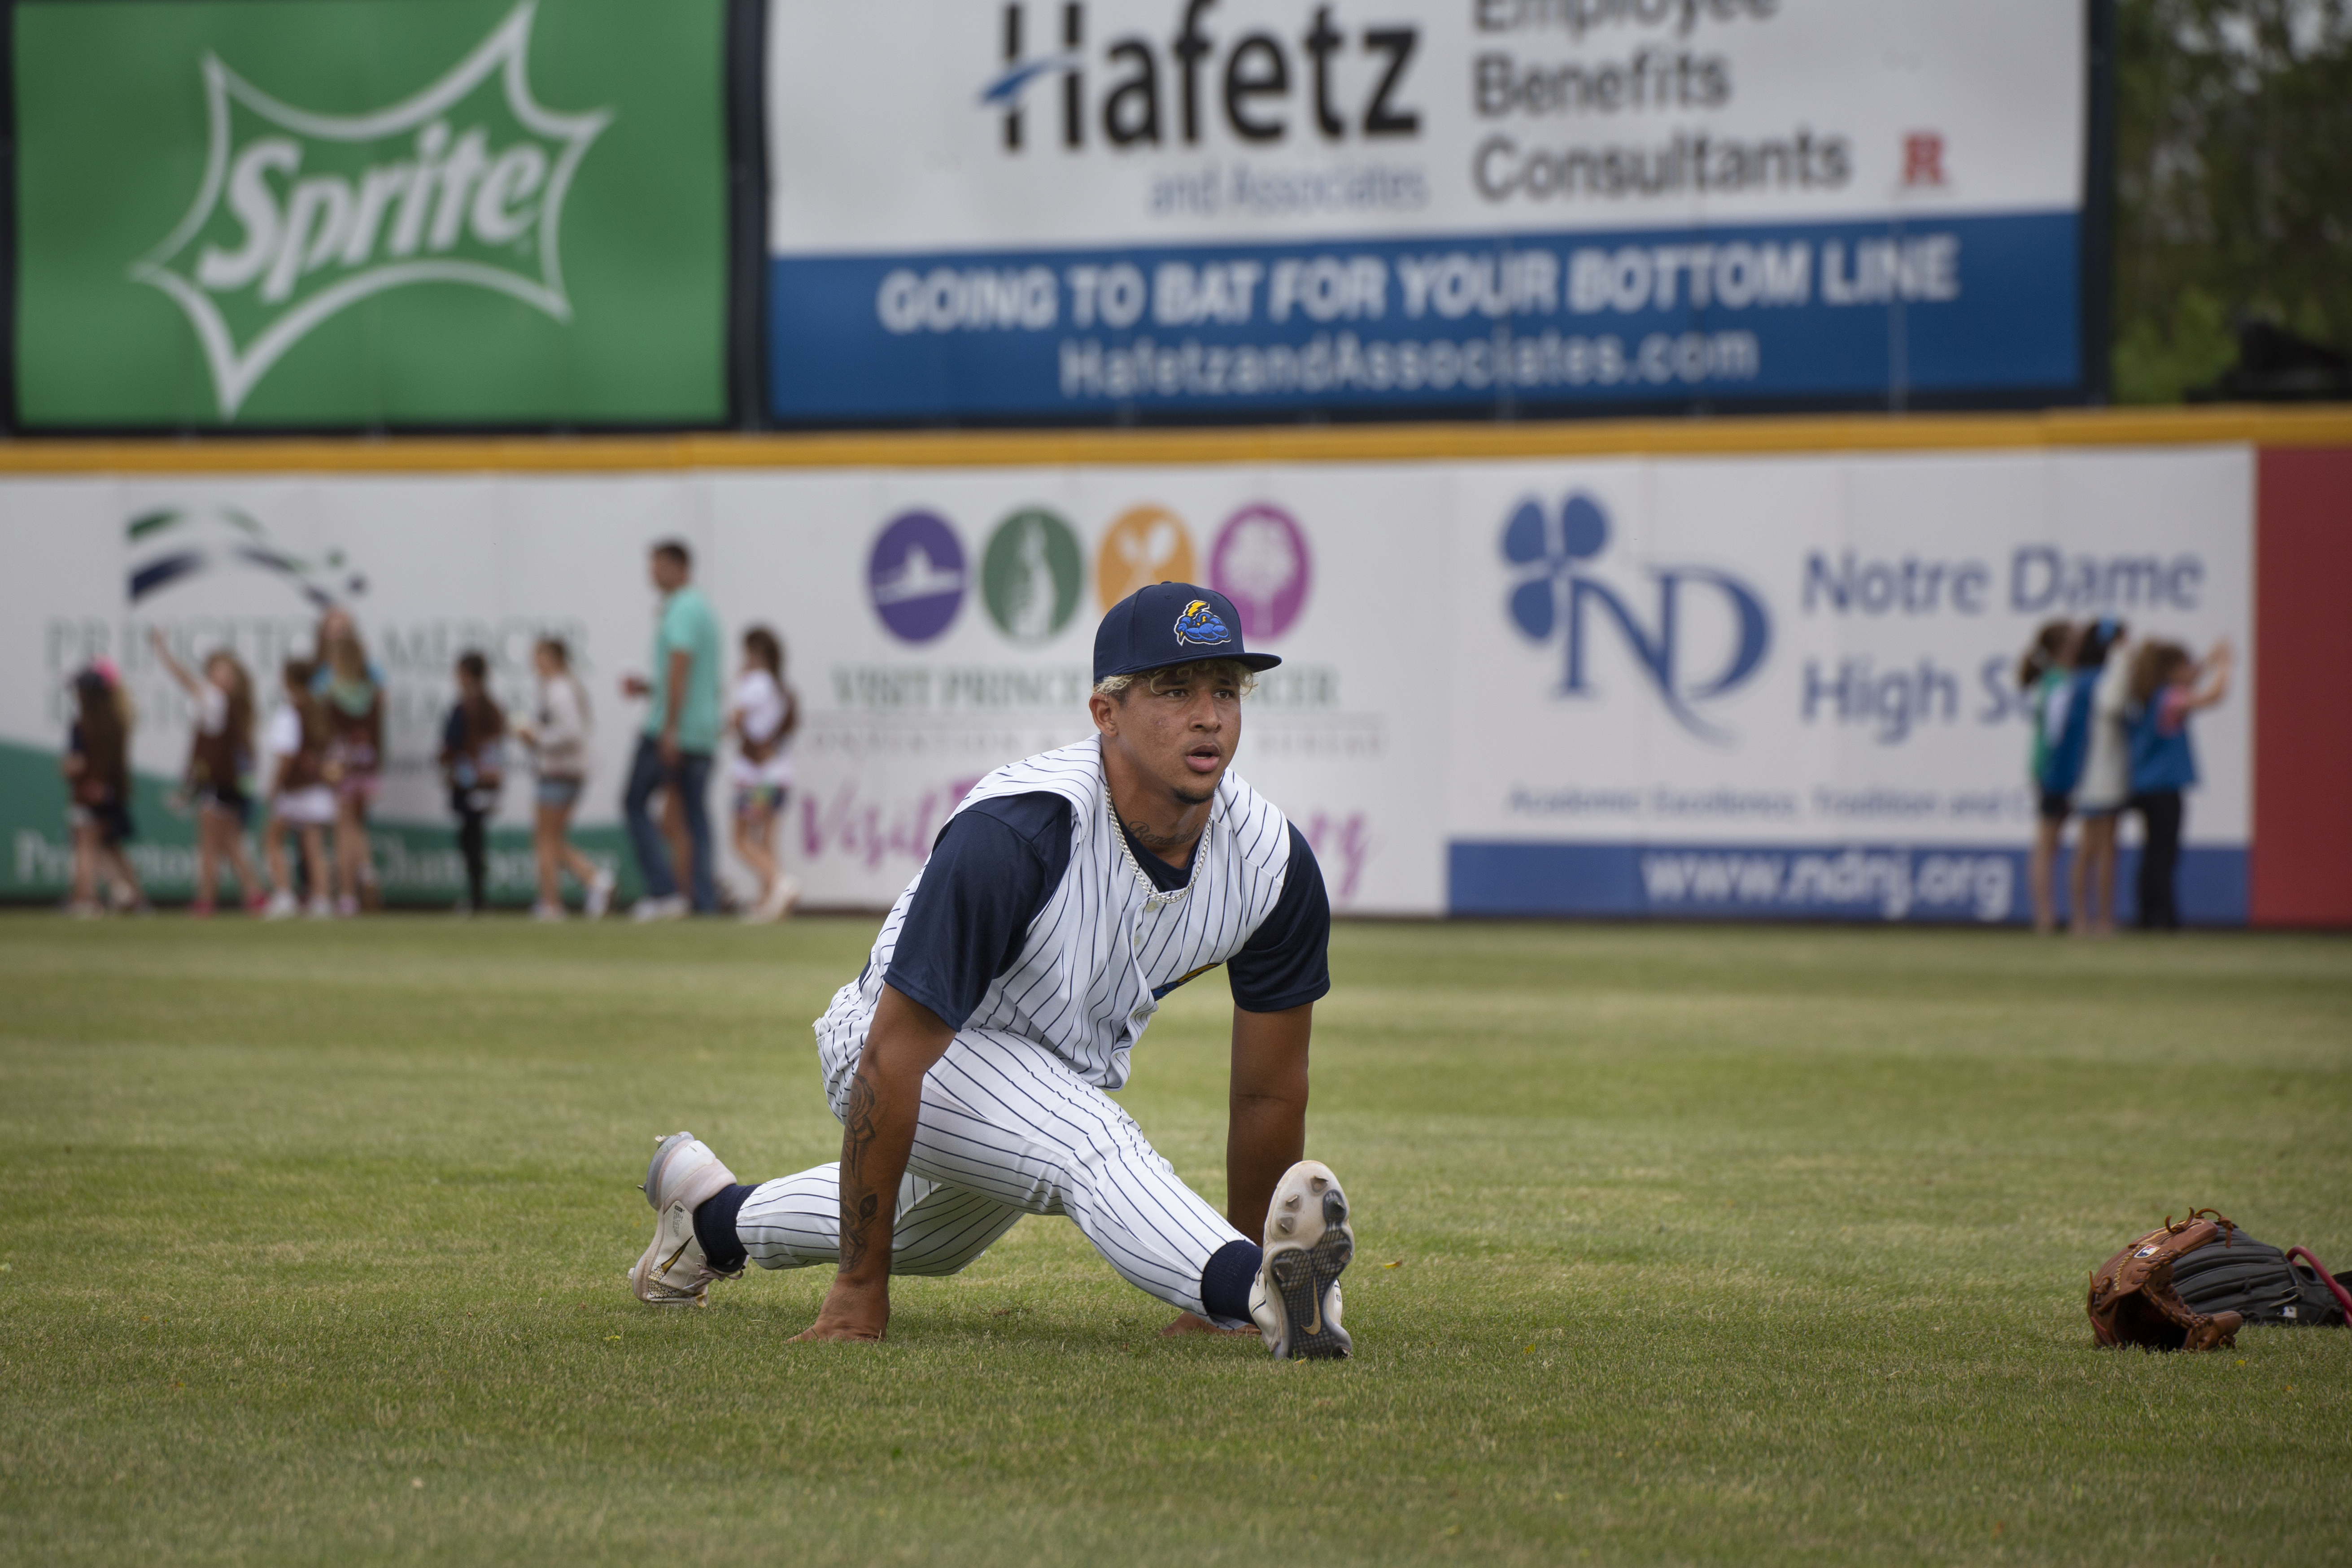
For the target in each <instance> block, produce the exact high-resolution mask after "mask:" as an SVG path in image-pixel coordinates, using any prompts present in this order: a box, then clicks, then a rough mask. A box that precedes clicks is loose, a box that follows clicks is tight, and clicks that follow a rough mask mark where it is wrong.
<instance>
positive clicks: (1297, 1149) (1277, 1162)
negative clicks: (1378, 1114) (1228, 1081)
mask: <svg viewBox="0 0 2352 1568" xmlns="http://www.w3.org/2000/svg"><path fill="white" fill-rule="evenodd" d="M1314 1013H1315V1009H1314V1007H1313V1005H1312V1004H1309V1005H1307V1006H1306V1007H1297V1008H1291V1009H1286V1010H1285V1011H1282V1012H1278V1013H1253V1012H1244V1011H1243V1010H1242V1009H1238V1008H1236V1009H1234V1067H1233V1091H1232V1096H1231V1103H1230V1109H1229V1111H1228V1120H1227V1125H1226V1132H1225V1218H1226V1219H1227V1220H1228V1221H1229V1222H1230V1223H1231V1224H1232V1225H1233V1227H1234V1229H1236V1230H1238V1231H1240V1232H1241V1233H1242V1234H1243V1235H1244V1236H1258V1235H1262V1234H1263V1233H1264V1232H1265V1206H1266V1204H1267V1203H1268V1202H1269V1201H1270V1200H1271V1199H1272V1198H1273V1197H1274V1188H1275V1184H1276V1182H1278V1181H1280V1180H1281V1179H1282V1173H1283V1172H1285V1171H1286V1170H1288V1169H1289V1168H1290V1167H1291V1166H1292V1165H1294V1164H1296V1163H1297V1161H1298V1160H1300V1159H1302V1158H1304V1157H1305V1155H1306V1153H1307V1040H1308V1038H1309V1036H1310V1034H1311V1033H1312V1031H1313V1028H1314Z"/></svg>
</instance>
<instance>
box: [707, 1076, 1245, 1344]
mask: <svg viewBox="0 0 2352 1568" xmlns="http://www.w3.org/2000/svg"><path fill="white" fill-rule="evenodd" d="M834 1110H835V1115H838V1114H840V1111H841V1107H839V1106H837V1105H836V1106H835V1108H834ZM1024 1214H1066V1215H1068V1216H1069V1217H1070V1218H1071V1219H1073V1220H1074V1221H1076V1224H1077V1227H1078V1229H1079V1230H1080V1231H1082V1232H1083V1233H1084V1234H1085V1236H1086V1238H1087V1240H1089V1241H1091V1242H1093V1243H1094V1244H1095V1248H1096V1249H1097V1251H1099V1252H1101V1253H1102V1255H1103V1257H1104V1258H1105V1259H1106V1260H1108V1261H1109V1263H1110V1266H1111V1267H1112V1268H1114V1269H1116V1270H1118V1272H1119V1273H1120V1275H1121V1276H1122V1277H1124V1278H1125V1279H1126V1280H1127V1281H1129V1283H1131V1284H1133V1285H1135V1286H1136V1287H1137V1288H1138V1289H1139V1290H1142V1291H1147V1292H1149V1293H1150V1294H1151V1295H1154V1296H1157V1297H1159V1298H1160V1300H1161V1301H1166V1302H1168V1303H1169V1304H1170V1305H1171V1306H1174V1307H1179V1308H1181V1309H1182V1310H1183V1311H1185V1312H1202V1311H1203V1310H1204V1309H1203V1306H1202V1301H1201V1270H1202V1268H1203V1267H1204V1266H1205V1265H1206V1264H1207V1263H1208V1261H1209V1259H1210V1257H1211V1256H1212V1255H1213V1254H1214V1253H1215V1252H1216V1251H1217V1249H1219V1248H1221V1247H1223V1246H1225V1245H1226V1244H1227V1243H1228V1242H1233V1241H1239V1240H1243V1239H1244V1237H1243V1236H1242V1234H1241V1232H1239V1231H1238V1230H1235V1229H1234V1228H1233V1227H1232V1226H1231V1225H1228V1224H1227V1223H1225V1218H1224V1216H1223V1215H1221V1214H1219V1213H1218V1212H1217V1211H1216V1210H1215V1209H1213V1208H1211V1207H1209V1206H1208V1205H1207V1204H1206V1203H1204V1202H1202V1199H1201V1197H1199V1195H1198V1194H1196V1193H1194V1192H1193V1191H1192V1188H1190V1187H1188V1186H1185V1185H1184V1184H1183V1183H1182V1182H1181V1181H1180V1180H1178V1179H1177V1176H1176V1172H1175V1169H1174V1167H1172V1166H1170V1165H1169V1163H1168V1162H1167V1161H1166V1160H1165V1159H1163V1158H1161V1157H1160V1154H1159V1152H1158V1151H1157V1150H1155V1149H1153V1148H1152V1146H1151V1145H1150V1143H1148V1142H1147V1141H1145V1139H1144V1136H1143V1131H1142V1129H1141V1128H1139V1127H1138V1126H1137V1125H1136V1124H1135V1121H1134V1119H1133V1118H1132V1117H1130V1116H1129V1115H1128V1113H1126V1112H1125V1111H1123V1110H1121V1109H1120V1108H1119V1106H1118V1103H1117V1102H1115V1101H1114V1100H1112V1099H1111V1098H1110V1096H1109V1095H1108V1094H1105V1093H1104V1092H1102V1091H1101V1090H1099V1089H1097V1088H1096V1087H1095V1086H1094V1085H1093V1084H1091V1083H1087V1082H1084V1081H1083V1080H1081V1079H1080V1078H1079V1077H1078V1076H1077V1074H1076V1073H1075V1072H1073V1071H1070V1069H1069V1067H1068V1066H1067V1065H1066V1063H1065V1062H1063V1061H1062V1060H1061V1059H1060V1058H1058V1057H1056V1056H1055V1055H1053V1054H1052V1053H1051V1052H1049V1051H1045V1050H1044V1049H1043V1048H1041V1047H1038V1046H1035V1045H1033V1044H1031V1043H1029V1042H1028V1041H1026V1040H1020V1039H1018V1038H1015V1037H1012V1036H1008V1035H1005V1034H1003V1033H1002V1032H1000V1031H997V1030H987V1031H971V1032H967V1033H962V1034H959V1035H957V1036H956V1038H955V1040H954V1042H953V1043H951V1044H950V1046H949V1047H948V1051H947V1054H946V1055H945V1056H943V1057H941V1058H940V1060H939V1061H938V1063H937V1064H936V1065H934V1066H933V1067H932V1069H931V1071H930V1072H929V1076H927V1077H926V1078H925V1079H924V1080H923V1107H922V1112H921V1113H920V1115H919V1118H918V1119H917V1122H916V1125H915V1146H914V1151H913V1153H912V1155H910V1156H909V1157H908V1161H907V1176H906V1178H905V1179H904V1180H903V1181H901V1182H900V1183H899V1185H898V1219H897V1224H896V1226H895V1227H894V1228H893V1230H892V1234H891V1239H890V1249H891V1257H890V1271H891V1272H892V1273H894V1274H952V1273H955V1272H956V1271H957V1270H960V1269H961V1268H962V1267H963V1266H964V1265H965V1264H967V1263H969V1262H971V1260H973V1259H975V1258H977V1257H979V1256H980V1255H981V1254H982V1252H984V1251H986V1250H987V1249H988V1248H989V1246H990V1244H991V1243H992V1242H994V1241H995V1240H996V1239H997V1238H998V1237H1000V1236H1002V1235H1003V1234H1004V1233H1005V1232H1006V1231H1007V1230H1010V1229H1012V1228H1013V1221H1015V1220H1017V1219H1019V1218H1021V1217H1022V1216H1023V1215H1024ZM735 1233H736V1236H737V1237H738V1238H739V1239H740V1240H741V1241H742V1243H743V1246H744V1249H746V1250H747V1251H749V1252H750V1253H751V1260H752V1261H753V1262H755V1263H757V1264H759V1265H760V1267H761V1268H762V1269H800V1268H805V1267H807V1266H809V1265H810V1264H814V1263H836V1262H838V1261H839V1260H840V1258H841V1166H840V1165H839V1164H838V1162H836V1163H834V1164H830V1165H822V1166H816V1167H815V1168H814V1169H813V1170H805V1171H803V1172H801V1173H800V1174H799V1175H797V1176H782V1177H780V1178H778V1179H777V1180H775V1181H771V1182H762V1183H761V1185H760V1186H759V1187H758V1188H757V1189H756V1190H754V1191H753V1192H752V1194H751V1197H749V1198H747V1199H746V1200H745V1201H744V1204H743V1207H742V1209H741V1210H740V1212H739V1213H738V1214H737V1215H736V1217H735Z"/></svg>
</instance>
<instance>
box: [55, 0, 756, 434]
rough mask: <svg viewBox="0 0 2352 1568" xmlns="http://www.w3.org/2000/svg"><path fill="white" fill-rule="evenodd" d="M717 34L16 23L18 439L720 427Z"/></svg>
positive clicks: (343, 14)
mask: <svg viewBox="0 0 2352 1568" xmlns="http://www.w3.org/2000/svg"><path fill="white" fill-rule="evenodd" d="M721 12H722V5H721V4H720V0H682V3H679V4H675V5H663V6H659V7H656V8H652V9H648V8H646V7H644V6H638V5H626V4H621V3H619V0H520V4H518V3H517V0H312V3H306V4H302V5H284V4H278V3H276V0H200V3H197V4H189V5H179V4H173V5H163V4H152V3H143V0H132V3H126V4H119V5H68V4H56V3H47V0H28V3H26V4H21V5H16V7H15V8H14V10H13V12H12V16H13V17H14V30H13V35H12V44H13V49H14V70H15V76H14V86H15V95H16V97H15V103H16V160H17V163H16V171H17V172H16V200H17V220H16V246H17V300H16V367H15V371H16V407H17V413H18V417H19V419H20V421H21V422H22V423H25V424H26V425H28V426H33V427H37V428H38V427H46V428H67V427H142V426H146V427H153V426H211V425H243V426H306V427H315V426H329V427H331V426H381V425H385V424H424V425H457V424H466V423H497V424H512V423H545V422H561V423H647V422H689V421H704V422H708V421H710V420H714V419H718V418H720V417H723V415H724V414H725V413H726V406H727V402H726V392H725V384H724V369H725V356H726V331H727V327H726V288H727V258H726V162H725V153H726V147H725V133H724V124H723V94H722V92H721V79H722V78H721V71H722V62H721V58H720V44H721V26H720V24H721V20H722V17H721Z"/></svg>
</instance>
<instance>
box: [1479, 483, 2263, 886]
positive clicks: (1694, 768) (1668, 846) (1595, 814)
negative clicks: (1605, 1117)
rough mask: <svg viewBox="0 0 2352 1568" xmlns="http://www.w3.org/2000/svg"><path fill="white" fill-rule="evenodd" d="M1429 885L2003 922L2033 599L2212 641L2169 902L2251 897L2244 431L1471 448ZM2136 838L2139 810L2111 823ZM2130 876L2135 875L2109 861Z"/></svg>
mask: <svg viewBox="0 0 2352 1568" xmlns="http://www.w3.org/2000/svg"><path fill="white" fill-rule="evenodd" d="M1454 483H1455V486H1456V488H1455V491H1454V522H1455V527H1454V529H1453V531H1452V540H1453V549H1454V552H1455V554H1454V572H1453V601H1452V614H1451V615H1450V617H1449V620H1450V622H1451V624H1452V627H1453V632H1454V666H1453V668H1454V690H1453V692H1452V695H1451V700H1452V703H1453V704H1454V706H1455V707H1456V708H1457V710H1458V715H1459V716H1458V717H1457V719H1456V720H1455V723H1456V726H1457V729H1456V733H1457V734H1462V733H1469V734H1473V735H1475V737H1477V740H1476V744H1475V746H1470V747H1465V746H1461V745H1459V744H1457V745H1456V746H1455V747H1454V748H1452V749H1451V750H1450V751H1449V754H1448V755H1449V758H1450V764H1451V777H1450V780H1449V784H1448V788H1447V802H1448V806H1447V829H1448V832H1449V835H1450V838H1451V843H1450V846H1449V877H1450V883H1449V885H1450V900H1451V904H1452V907H1453V908H1454V909H1455V910H1456V911H1464V912H1485V913H1547V914H1568V913H1592V914H1630V913H1641V912H1648V913H1657V914H1667V915H1676V914H1682V915H1722V914H1736V915H1742V916H1747V917H1759V916H1775V915H1797V916H1806V915H1811V916H1821V915H1861V916H1865V917H1869V916H1883V917H1885V918H1888V919H1903V918H1906V917H1907V918H1928V919H1941V920H1952V919H1978V920H1986V921H1995V920H2007V919H2015V918H2018V917H2019V916H2021V915H2022V914H2023V913H2024V911H2025V909H2026V888H2025V885H2024V849H2025V846H2026V844H2027V842H2028V841H2030V839H2031V837H2032V826H2033V819H2034V797H2033V795H2032V791H2031V790H2030V789H2029V788H2028V785H2027V778H2026V766H2027V764H2026V756H2027V746H2028V737H2029V734H2030V730H2029V726H2028V722H2027V719H2026V715H2025V710H2024V706H2023V705H2022V703H2021V700H2020V693H2019V690H2018V686H2017V683H2016V678H2015V672H2016V666H2017V663H2018V659H2019V655H2020V654H2021V652H2022V651H2023V650H2024V649H2025V647H2026V646H2027V645H2028V644H2029V643H2031V642H2032V638H2033V635H2034V632H2035V631H2036V629H2037V628H2038V627H2039V626H2041V625H2042V623H2043V622H2045V621H2048V620H2051V619H2056V618H2063V619H2066V620H2071V621H2077V622H2080V621H2083V620H2085V619H2088V618H2091V617H2095V616H2099V615H2113V616H2115V617H2116V618H2117V619H2118V620H2120V621H2122V622H2124V623H2125V624H2126V627H2127V628H2128V629H2129V630H2130V631H2131V632H2133V633H2134V634H2135V635H2138V636H2154V637H2161V638H2163V639H2166V640H2168V641H2177V642H2180V643H2186V644H2188V645H2189V647H2191V648H2192V649H2193V650H2194V651H2195V652H2196V653H2198V654H2199V655H2200V656H2201V655H2202V654H2203V653H2205V652H2206V651H2207V650H2208V649H2210V647H2211V645H2212V644H2213V643H2215V642H2216V641H2218V640H2220V639H2222V638H2227V639H2229V640H2230V642H2231V643H2232V645H2233V646H2234V647H2235V649H2236V650H2237V653H2238V657H2239V661H2240V662H2239V670H2240V680H2239V684H2238V685H2237V687H2236V689H2235V690H2234V691H2233V692H2232V694H2231V698H2230V700H2229V701H2228V702H2227V703H2226V704H2224V705H2223V706H2221V707H2219V708H2217V709H2214V710H2213V711H2211V712H2210V713H2208V714H2205V715H2201V716H2199V717H2198V718H2197V719H2196V721H2195V730H2194V743H2195V745H2196V747H2197V750H2198V757H2199V760H2200V768H2201V774H2202V777H2201V780H2200V786H2199V788H2198V789H2197V790H2196V791H2195V792H2194V794H2193V795H2192V797H2191V800H2190V804H2189V830H2188V835H2187V843H2188V846H2189V848H2188V852H2187V857H2186V861H2185V864H2184V870H2183V881H2182V887H2183V899H2184V905H2185V907H2187V908H2189V909H2190V910H2193V911H2194V915H2193V917H2194V918H2196V919H2199V920H2202V921H2208V922H2212V921H2221V922H2232V923H2234V922H2242V921H2243V920H2244V918H2245V912H2246V853H2245V852H2246V846H2247V844H2248V841H2249V839H2250V832H2251V814H2250V793H2251V792H2250V789H2249V783H2248V768H2247V764H2248V757H2249V755H2250V750H2249V730H2248V719H2249V715H2250V714H2251V712H2252V695H2251V693H2252V683H2253V679H2254V677H2255V674H2256V672H2254V671H2253V670H2252V667H2251V664H2249V663H2248V662H2247V660H2248V654H2249V652H2250V648H2251V640H2250V637H2249V635H2248V633H2249V629H2250V626H2251V622H2252V497H2253V477H2252V458H2251V455H2249V454H2248V453H2247V452H2245V451H2244V450H2242V449H2225V450H2214V449H2201V450H2200V449H2188V450H2178V451H2168V452H2129V453H2105V452H2068V453H2030V454H1969V455H1953V456H1923V455H1906V456H1887V457H1866V456H1842V457H1790V458H1760V459H1708V460H1699V461H1622V462H1591V463H1557V464H1525V465H1519V464H1512V465H1487V466H1484V467H1479V468H1475V469H1468V468H1465V469H1463V470H1461V471H1459V472H1458V474H1457V476H1456V478H1455V481H1454ZM2127 831H2128V830H2127ZM2125 883H2126V885H2125V895H2126V901H2128V900H2129V898H2130V889H2129V879H2128V878H2127V877H2126V879H2125Z"/></svg>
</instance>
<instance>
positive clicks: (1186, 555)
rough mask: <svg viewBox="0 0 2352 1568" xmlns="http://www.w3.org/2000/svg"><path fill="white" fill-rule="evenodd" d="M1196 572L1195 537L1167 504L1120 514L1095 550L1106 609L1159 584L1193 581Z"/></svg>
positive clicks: (1098, 583) (1097, 576)
mask: <svg viewBox="0 0 2352 1568" xmlns="http://www.w3.org/2000/svg"><path fill="white" fill-rule="evenodd" d="M1197 571H1198V569H1197V568H1196V567H1195V566H1194V565H1193V562H1192V535H1190V534H1188V533H1186V532H1185V531H1184V519H1183V518H1181V517H1178V516H1177V515H1176V514H1175V513H1173V512H1171V511H1170V510H1169V509H1168V508H1167V507H1152V506H1143V507H1134V508H1132V509H1130V510H1129V511H1126V512H1122V513H1121V514H1119V517H1118V521H1116V522H1114V523H1112V524H1111V526H1110V529H1109V531H1108V532H1107V533H1105V534H1104V535H1103V538H1102V544H1101V546H1100V547H1099V548H1098V549H1097V550H1096V551H1095V591H1096V593H1097V594H1098V595H1100V596H1101V599H1102V607H1103V608H1104V609H1105V610H1108V609H1109V608H1110V607H1111V606H1112V605H1114V604H1117V603H1118V601H1120V600H1122V599H1125V598H1126V597H1127V596H1128V595H1129V594H1131V593H1133V592H1134V591H1136V590H1137V589H1139V588H1149V587H1150V586H1151V585H1152V584H1153V583H1155V582H1191V581H1192V580H1194V578H1195V576H1196V575H1197Z"/></svg>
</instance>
